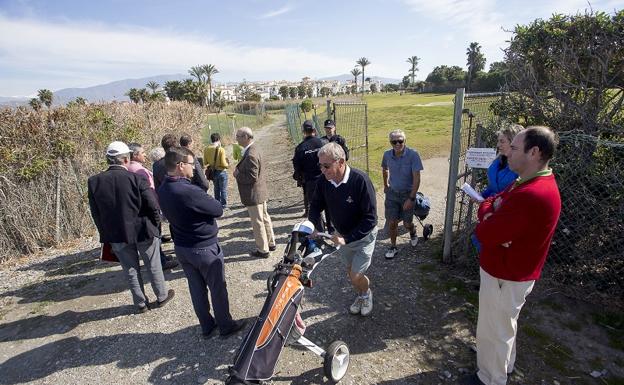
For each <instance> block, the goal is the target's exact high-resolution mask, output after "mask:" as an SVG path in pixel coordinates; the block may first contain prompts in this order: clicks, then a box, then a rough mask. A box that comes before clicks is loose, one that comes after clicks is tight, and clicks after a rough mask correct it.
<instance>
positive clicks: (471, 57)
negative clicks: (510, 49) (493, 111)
mask: <svg viewBox="0 0 624 385" xmlns="http://www.w3.org/2000/svg"><path fill="white" fill-rule="evenodd" d="M466 56H467V57H468V60H467V61H466V65H467V66H468V74H467V75H466V88H467V90H468V91H470V86H471V85H472V80H473V78H474V77H475V75H476V74H477V72H479V71H481V70H483V68H484V67H485V56H483V54H482V53H481V46H480V45H479V43H477V42H476V41H473V42H472V43H470V46H469V47H468V49H467V50H466Z"/></svg>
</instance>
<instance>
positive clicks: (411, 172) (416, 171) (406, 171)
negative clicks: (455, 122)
mask: <svg viewBox="0 0 624 385" xmlns="http://www.w3.org/2000/svg"><path fill="white" fill-rule="evenodd" d="M388 138H389V139H390V144H391V145H392V148H391V149H390V150H388V151H386V152H384V155H383V159H382V161H381V168H382V171H383V184H384V193H385V194H386V199H385V202H384V206H385V214H386V221H388V233H389V235H390V249H389V250H388V251H387V252H386V255H385V256H386V259H392V258H394V257H395V256H396V254H397V253H398V249H397V246H396V239H397V234H398V228H399V221H401V220H403V225H404V226H405V228H406V229H407V230H409V233H410V244H411V245H412V246H416V245H417V244H418V235H417V234H416V228H415V227H414V223H413V222H412V221H413V218H414V203H415V201H416V193H417V192H418V189H419V188H420V172H421V171H422V169H423V165H422V161H421V160H420V155H418V152H416V151H415V150H412V149H411V148H409V147H407V146H406V144H405V139H406V136H405V132H403V131H402V130H398V129H397V130H394V131H392V132H390V134H389V135H388Z"/></svg>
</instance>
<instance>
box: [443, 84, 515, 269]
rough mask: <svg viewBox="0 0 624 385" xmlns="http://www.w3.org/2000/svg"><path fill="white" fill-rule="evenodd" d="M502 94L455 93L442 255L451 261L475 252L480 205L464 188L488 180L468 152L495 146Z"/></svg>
mask: <svg viewBox="0 0 624 385" xmlns="http://www.w3.org/2000/svg"><path fill="white" fill-rule="evenodd" d="M503 96H504V94H502V93H484V94H464V89H463V88H461V89H458V90H457V93H456V94H455V111H454V114H453V117H454V118H453V133H452V141H451V157H450V162H449V177H448V178H449V179H448V190H447V196H446V213H445V219H444V250H443V254H442V258H443V260H444V261H445V262H450V261H451V258H452V257H453V256H469V255H471V254H473V253H474V252H475V251H474V250H473V248H472V245H471V235H472V233H473V231H474V227H475V225H476V223H475V220H476V212H477V208H478V206H477V205H476V203H475V202H474V201H473V200H471V199H470V198H468V197H467V196H466V195H465V194H464V193H463V192H462V191H461V190H460V188H461V186H462V185H463V184H464V183H468V184H469V185H471V186H472V187H474V188H475V189H476V190H481V189H482V188H483V187H484V184H486V183H487V174H486V170H485V169H471V168H469V167H467V166H466V163H465V156H466V155H465V154H466V150H467V149H468V148H470V147H494V146H495V142H493V140H494V138H495V135H494V132H496V131H497V130H498V129H499V128H500V125H501V118H500V117H499V116H496V115H495V114H494V113H493V112H492V108H491V107H492V104H493V103H494V102H496V101H498V100H500V99H501V98H502V97H503Z"/></svg>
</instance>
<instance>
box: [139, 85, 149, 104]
mask: <svg viewBox="0 0 624 385" xmlns="http://www.w3.org/2000/svg"><path fill="white" fill-rule="evenodd" d="M138 92H139V99H141V101H142V102H143V103H145V102H147V101H149V100H150V93H149V92H147V89H145V88H141V89H140V90H139V91H138Z"/></svg>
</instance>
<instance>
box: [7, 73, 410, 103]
mask: <svg viewBox="0 0 624 385" xmlns="http://www.w3.org/2000/svg"><path fill="white" fill-rule="evenodd" d="M188 77H189V76H188V75H184V74H172V75H157V76H150V77H146V78H140V79H124V80H117V81H114V82H111V83H106V84H100V85H96V86H92V87H85V88H63V89H61V90H58V91H54V99H53V101H54V102H53V104H54V105H61V104H66V103H67V102H69V101H71V100H74V99H76V98H77V97H83V98H85V99H86V100H87V101H88V102H91V103H96V102H111V101H128V100H129V99H128V97H127V96H126V92H128V90H129V89H130V88H144V87H145V84H147V83H148V82H150V81H154V82H156V83H158V84H160V85H161V86H162V85H164V84H165V83H166V82H168V81H171V80H184V79H187V78H188ZM370 78H371V80H373V81H379V82H381V83H383V84H387V83H399V82H400V80H398V79H391V78H384V77H378V76H371V77H370ZM358 79H359V77H358ZM317 80H321V81H323V80H326V81H336V80H338V81H343V82H345V81H350V80H353V76H351V75H349V74H343V75H337V76H330V77H324V78H319V79H317ZM29 100H30V98H26V97H5V96H0V105H3V106H11V107H16V106H20V105H25V104H28V101H29Z"/></svg>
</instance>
